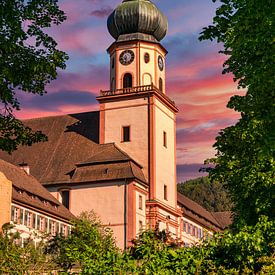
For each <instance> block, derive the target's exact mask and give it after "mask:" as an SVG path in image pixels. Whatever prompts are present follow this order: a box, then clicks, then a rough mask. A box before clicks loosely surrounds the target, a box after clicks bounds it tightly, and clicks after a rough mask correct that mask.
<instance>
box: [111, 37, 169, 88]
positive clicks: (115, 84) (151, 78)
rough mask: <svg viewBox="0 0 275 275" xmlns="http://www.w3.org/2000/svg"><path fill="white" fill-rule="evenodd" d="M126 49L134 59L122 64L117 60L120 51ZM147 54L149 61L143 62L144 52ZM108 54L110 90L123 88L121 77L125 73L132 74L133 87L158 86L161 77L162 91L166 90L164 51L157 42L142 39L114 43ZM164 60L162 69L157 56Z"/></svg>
mask: <svg viewBox="0 0 275 275" xmlns="http://www.w3.org/2000/svg"><path fill="white" fill-rule="evenodd" d="M126 50H131V51H133V52H134V60H133V62H132V63H131V64H129V65H123V64H121V63H120V61H119V57H120V55H121V53H123V52H124V51H126ZM146 53H147V54H149V62H148V63H146V62H145V57H144V56H145V54H146ZM109 54H110V68H111V69H110V90H116V89H122V88H123V77H124V75H125V74H126V73H130V74H132V76H133V87H135V86H144V85H151V84H153V85H154V86H155V87H157V88H160V87H159V79H160V78H161V79H162V86H163V89H162V91H163V92H164V93H165V92H166V89H165V87H166V83H165V56H166V51H165V50H164V49H163V48H162V47H161V46H160V44H157V43H148V42H142V41H136V42H128V43H114V45H113V46H111V47H110V49H109ZM159 56H160V57H161V58H162V60H163V62H164V67H163V70H162V71H161V70H160V69H159V66H158V58H159Z"/></svg>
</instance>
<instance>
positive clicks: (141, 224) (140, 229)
mask: <svg viewBox="0 0 275 275" xmlns="http://www.w3.org/2000/svg"><path fill="white" fill-rule="evenodd" d="M142 229H143V223H142V221H139V231H142Z"/></svg>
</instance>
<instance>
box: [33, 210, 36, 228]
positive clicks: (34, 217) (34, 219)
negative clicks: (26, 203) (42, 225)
mask: <svg viewBox="0 0 275 275" xmlns="http://www.w3.org/2000/svg"><path fill="white" fill-rule="evenodd" d="M32 227H33V228H35V227H36V214H34V213H32Z"/></svg>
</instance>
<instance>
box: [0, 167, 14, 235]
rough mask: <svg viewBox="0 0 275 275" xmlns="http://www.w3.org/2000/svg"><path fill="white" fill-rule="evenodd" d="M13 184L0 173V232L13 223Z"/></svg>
mask: <svg viewBox="0 0 275 275" xmlns="http://www.w3.org/2000/svg"><path fill="white" fill-rule="evenodd" d="M11 200H12V183H11V181H9V180H8V179H7V178H6V177H5V175H4V174H3V173H1V172H0V202H1V203H0V232H1V230H2V226H3V225H4V224H6V223H10V221H11Z"/></svg>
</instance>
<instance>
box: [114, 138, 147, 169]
mask: <svg viewBox="0 0 275 275" xmlns="http://www.w3.org/2000/svg"><path fill="white" fill-rule="evenodd" d="M114 146H115V148H116V149H117V150H118V151H119V152H120V153H122V154H124V155H125V156H126V157H128V158H129V160H130V161H132V162H134V163H135V164H136V165H137V166H139V167H140V168H142V169H143V166H142V165H141V164H140V163H138V162H137V161H136V160H135V159H134V158H132V157H131V156H130V155H128V154H127V153H126V152H124V151H123V150H122V149H121V148H120V147H119V146H118V145H117V144H116V143H114Z"/></svg>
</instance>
